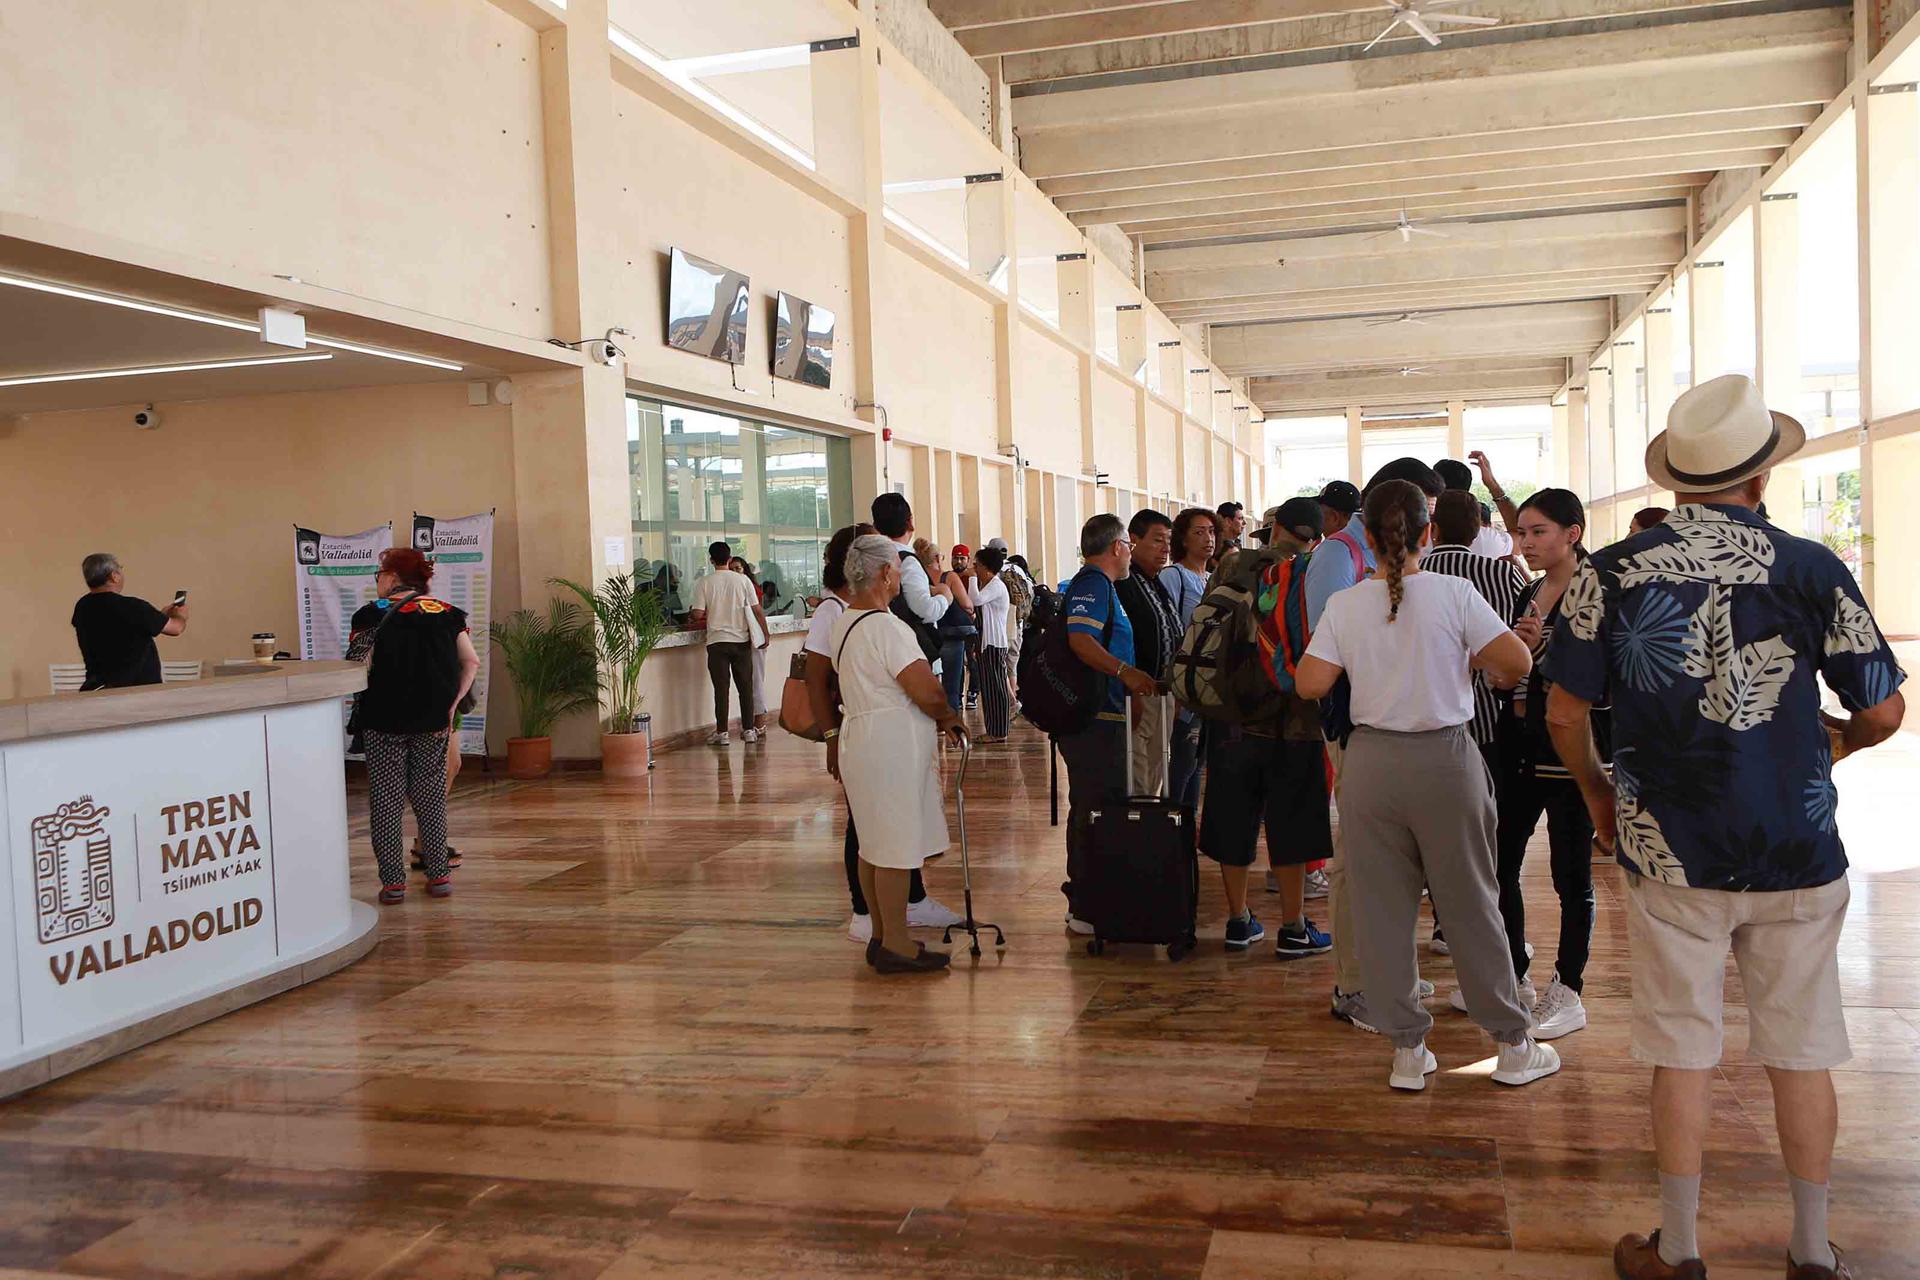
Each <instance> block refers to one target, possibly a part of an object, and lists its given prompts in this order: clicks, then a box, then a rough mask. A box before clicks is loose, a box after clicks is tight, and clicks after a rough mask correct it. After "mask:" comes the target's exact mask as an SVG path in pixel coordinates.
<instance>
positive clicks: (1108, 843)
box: [1073, 710, 1200, 960]
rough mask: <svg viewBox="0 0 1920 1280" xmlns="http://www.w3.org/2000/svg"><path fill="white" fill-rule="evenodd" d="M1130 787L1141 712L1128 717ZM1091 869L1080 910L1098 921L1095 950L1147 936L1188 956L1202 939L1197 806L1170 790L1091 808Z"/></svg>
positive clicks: (1076, 889)
mask: <svg viewBox="0 0 1920 1280" xmlns="http://www.w3.org/2000/svg"><path fill="white" fill-rule="evenodd" d="M1127 787H1128V790H1129V791H1131V790H1132V787H1133V717H1132V715H1131V710H1129V714H1128V717H1127ZM1083 821H1084V822H1085V823H1086V825H1087V830H1086V834H1085V837H1084V843H1083V845H1082V847H1083V848H1084V849H1085V850H1086V853H1085V857H1084V859H1083V861H1084V864H1085V865H1084V874H1082V875H1080V876H1076V877H1075V879H1074V882H1073V913H1074V915H1076V916H1078V917H1079V918H1080V919H1082V920H1085V921H1086V922H1087V923H1088V924H1091V925H1092V926H1093V938H1092V939H1091V940H1090V941H1089V942H1088V943H1087V954H1088V955H1094V956H1097V955H1099V954H1101V953H1102V952H1104V951H1105V950H1106V944H1107V943H1109V942H1147V943H1155V944H1158V945H1162V946H1164V947H1166V949H1167V959H1169V960H1181V959H1184V958H1185V957H1186V955H1187V953H1188V952H1190V951H1192V950H1193V948H1194V945H1195V943H1196V942H1197V941H1198V939H1197V936H1196V934H1195V932H1194V929H1195V923H1196V914H1197V912H1198V909H1199V903H1200V859H1199V852H1198V847H1197V845H1196V840H1195V836H1196V832H1195V828H1196V827H1197V825H1198V824H1197V823H1196V822H1195V820H1194V814H1193V810H1191V809H1188V808H1186V807H1185V806H1183V805H1179V804H1175V803H1174V802H1173V801H1172V800H1171V799H1169V798H1167V797H1166V796H1134V795H1130V796H1128V797H1127V799H1125V800H1122V801H1118V802H1116V803H1113V804H1105V805H1100V806H1098V807H1096V808H1093V809H1090V810H1088V811H1087V813H1086V815H1085V817H1084V818H1083Z"/></svg>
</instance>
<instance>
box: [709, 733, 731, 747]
mask: <svg viewBox="0 0 1920 1280" xmlns="http://www.w3.org/2000/svg"><path fill="white" fill-rule="evenodd" d="M731 741H732V739H731V738H729V737H728V736H727V735H726V734H724V733H717V732H716V733H710V734H708V735H707V745H708V746H710V747H724V746H726V745H727V744H728V743H729V742H731Z"/></svg>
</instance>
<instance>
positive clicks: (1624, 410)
mask: <svg viewBox="0 0 1920 1280" xmlns="http://www.w3.org/2000/svg"><path fill="white" fill-rule="evenodd" d="M1645 358H1646V351H1645V349H1644V348H1643V347H1642V346H1640V345H1639V344H1638V343H1637V342H1635V341H1627V342H1616V343H1614V344H1613V368H1614V375H1615V376H1614V378H1613V380H1612V388H1611V390H1612V393H1613V394H1612V397H1611V399H1612V401H1613V465H1612V479H1613V482H1612V484H1611V485H1610V486H1609V487H1608V491H1609V492H1611V493H1624V492H1626V491H1627V490H1629V489H1637V488H1639V487H1640V486H1641V485H1643V484H1645V483H1646V482H1647V468H1646V452H1647V422H1646V418H1645V417H1644V416H1643V415H1642V413H1641V409H1640V376H1641V362H1642V361H1643V360H1644V359H1645Z"/></svg>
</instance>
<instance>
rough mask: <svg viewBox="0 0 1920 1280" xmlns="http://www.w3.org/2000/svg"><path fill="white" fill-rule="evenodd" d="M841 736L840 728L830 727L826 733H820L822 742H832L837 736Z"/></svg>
mask: <svg viewBox="0 0 1920 1280" xmlns="http://www.w3.org/2000/svg"><path fill="white" fill-rule="evenodd" d="M839 736H840V731H839V730H838V729H829V730H827V731H826V732H825V733H823V734H821V735H820V740H821V741H822V742H832V741H833V740H834V739H835V738H837V737H839Z"/></svg>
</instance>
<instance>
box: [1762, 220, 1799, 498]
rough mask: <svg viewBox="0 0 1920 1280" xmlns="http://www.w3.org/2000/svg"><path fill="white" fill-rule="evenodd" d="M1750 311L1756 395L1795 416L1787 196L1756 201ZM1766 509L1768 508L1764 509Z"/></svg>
mask: <svg viewBox="0 0 1920 1280" xmlns="http://www.w3.org/2000/svg"><path fill="white" fill-rule="evenodd" d="M1754 228H1755V230H1754V235H1755V237H1756V240H1755V243H1754V253H1753V263H1754V268H1753V282H1754V308H1755V310H1756V312H1757V313H1758V315H1759V337H1758V342H1759V348H1758V351H1757V356H1758V359H1757V360H1756V361H1755V364H1754V371H1755V374H1756V375H1757V377H1756V380H1757V381H1758V382H1759V383H1760V393H1761V394H1762V395H1764V396H1765V397H1766V398H1767V403H1768V404H1769V405H1771V406H1772V407H1773V408H1775V409H1778V410H1779V411H1780V412H1782V413H1790V414H1793V415H1794V416H1795V417H1798V416H1799V404H1800V199H1799V197H1798V196H1797V195H1793V194H1791V193H1788V192H1776V193H1773V194H1770V195H1765V196H1762V197H1761V198H1760V216H1759V217H1758V219H1756V220H1755V223H1754ZM1769 509H1771V508H1769Z"/></svg>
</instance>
